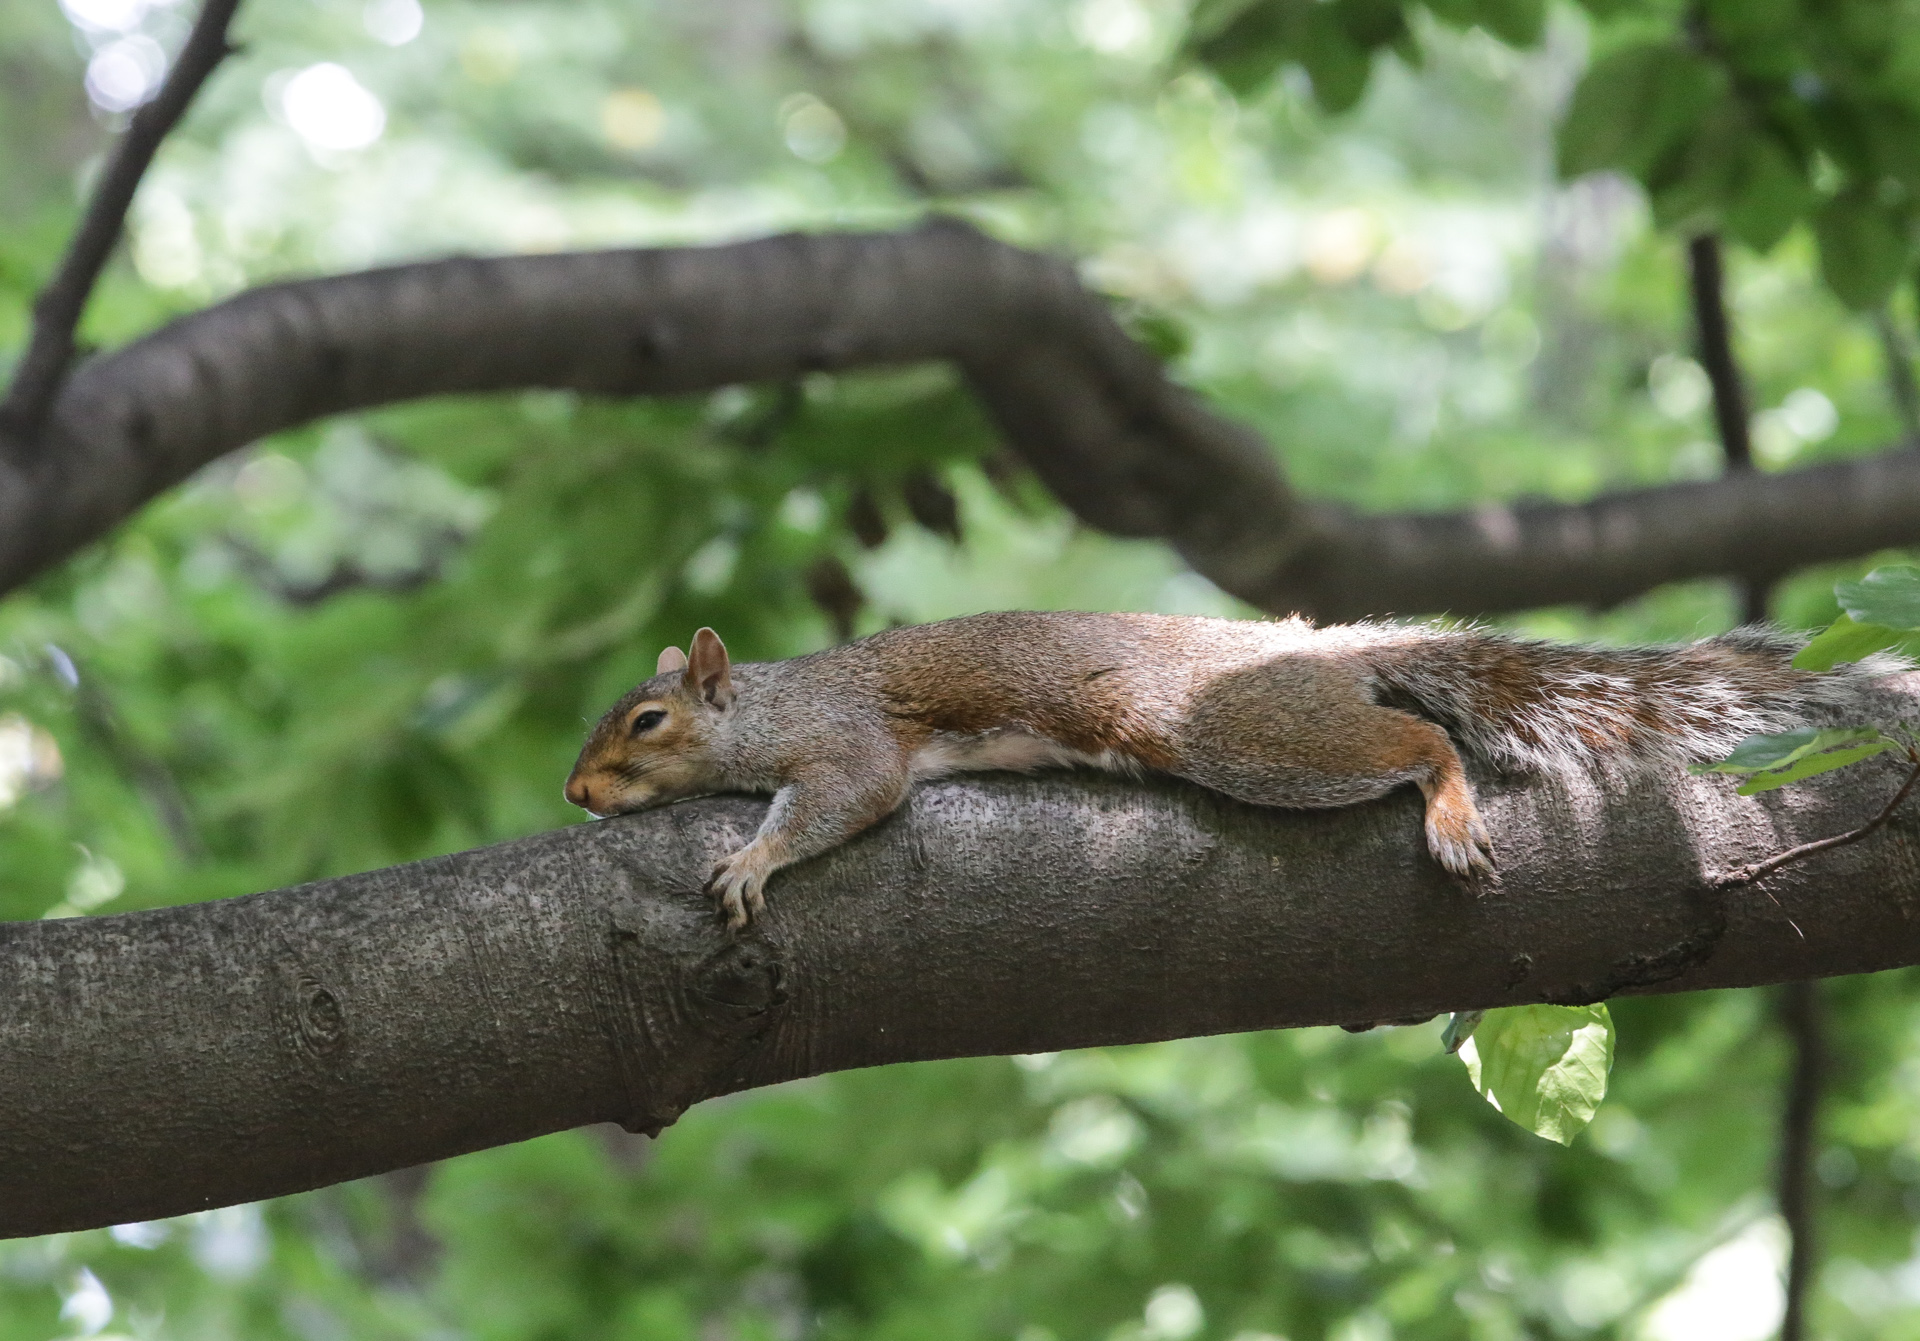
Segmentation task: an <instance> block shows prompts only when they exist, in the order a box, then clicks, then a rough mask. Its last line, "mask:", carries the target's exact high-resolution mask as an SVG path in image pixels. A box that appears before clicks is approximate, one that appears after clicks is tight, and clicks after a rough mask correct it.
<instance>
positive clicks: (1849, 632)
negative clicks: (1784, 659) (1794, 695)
mask: <svg viewBox="0 0 1920 1341" xmlns="http://www.w3.org/2000/svg"><path fill="white" fill-rule="evenodd" d="M1906 636H1907V635H1906V634H1905V633H1904V632H1903V631H1901V630H1900V629H1893V628H1888V627H1887V626H1886V625H1885V624H1861V623H1856V622H1855V621H1854V618H1853V616H1851V615H1841V616H1840V618H1838V619H1836V620H1834V621H1833V623H1832V624H1830V625H1828V626H1827V627H1826V628H1825V629H1824V630H1822V631H1821V632H1820V633H1819V634H1817V635H1816V636H1815V637H1814V639H1813V641H1811V642H1809V643H1808V644H1807V645H1806V646H1805V647H1803V648H1801V649H1800V651H1799V652H1798V654H1796V655H1795V656H1794V658H1793V666H1794V669H1795V670H1804V671H1830V670H1832V669H1833V668H1834V667H1835V666H1839V665H1844V664H1845V663H1847V662H1851V661H1858V660H1860V659H1861V658H1862V657H1869V656H1872V655H1873V654H1874V653H1875V652H1884V651H1886V649H1887V648H1889V647H1893V646H1895V645H1897V644H1898V643H1899V642H1900V641H1901V640H1902V639H1903V638H1905V637H1906Z"/></svg>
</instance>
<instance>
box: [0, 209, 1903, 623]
mask: <svg viewBox="0 0 1920 1341" xmlns="http://www.w3.org/2000/svg"><path fill="white" fill-rule="evenodd" d="M939 359H945V360H951V361H953V362H955V363H957V364H958V365H959V366H960V367H961V368H962V369H963V371H964V373H965V375H966V377H967V378H968V380H969V382H970V384H971V385H972V386H973V387H974V388H975V390H976V391H977V392H978V393H979V395H980V396H981V398H982V399H983V401H984V402H985V404H986V406H987V408H988V410H989V412H990V413H991V415H992V416H993V418H994V420H995V421H996V422H997V423H998V425H999V426H1000V428H1001V429H1002V431H1003V432H1004V433H1005V434H1006V436H1007V438H1008V441H1009V442H1010V443H1011V445H1012V446H1013V447H1014V448H1015V449H1016V450H1017V451H1019V452H1020V453H1021V454H1022V455H1023V456H1024V457H1025V458H1026V460H1027V461H1028V462H1029V463H1030V464H1031V465H1032V466H1033V467H1034V469H1035V470H1036V471H1037V472H1038V473H1039V474H1040V476H1041V478H1042V479H1043V480H1044V481H1045V482H1046V484H1047V485H1048V487H1049V488H1051V489H1052V490H1053V491H1054V492H1055V493H1056V494H1057V495H1058V496H1059V497H1060V498H1061V500H1062V501H1063V502H1065V503H1066V504H1067V506H1069V507H1070V508H1072V509H1073V510H1074V511H1075V512H1076V513H1077V514H1078V515H1079V516H1080V517H1081V518H1082V519H1083V520H1085V521H1087V522H1088V523H1090V524H1091V525H1094V526H1097V527H1099V528H1101V529H1103V530H1106V531H1110V532H1113V533H1114V534H1118V535H1126V536H1149V537H1157V538H1160V539H1164V540H1166V541H1168V542H1170V543H1171V544H1173V545H1174V546H1175V548H1177V549H1178V550H1179V552H1180V553H1181V554H1182V555H1183V556H1184V557H1185V558H1186V559H1187V560H1188V562H1190V563H1191V564H1192V565H1193V566H1194V567H1195V568H1197V569H1198V570H1199V571H1200V572H1202V573H1204V574H1206V575H1207V576H1208V577H1210V578H1211V579H1213V580H1214V581H1215V582H1216V583H1218V584H1219V585H1221V586H1222V587H1224V588H1225V589H1227V590H1228V591H1231V592H1233V593H1235V594H1237V595H1239V596H1241V597H1243V598H1244V599H1246V600H1248V601H1250V602H1252V603H1253V604H1254V605H1257V606H1259V607H1261V608H1264V609H1267V610H1272V611H1276V612H1279V611H1290V610H1302V611H1306V612H1309V613H1312V614H1316V615H1318V616H1321V617H1323V618H1349V617H1354V616H1359V615H1367V614H1378V613H1381V612H1386V611H1397V612H1402V613H1408V612H1417V611H1424V610H1438V609H1450V610H1456V611H1493V610H1508V609H1521V608H1526V607H1530V606H1538V605H1543V604H1553V603H1560V602H1574V601H1578V602H1587V603H1592V604H1599V605H1605V604H1609V603H1612V602H1615V601H1618V600H1621V599H1624V598H1626V597H1628V596H1631V595H1633V594H1635V593H1637V592H1640V591H1644V590H1646V589H1648V588H1650V587H1653V586H1657V585H1659V584H1660V583H1663V582H1671V581H1676V580H1680V579H1685V578H1693V577H1701V576H1708V575H1725V574H1745V575H1749V576H1758V577H1761V578H1764V577H1765V576H1767V575H1769V574H1776V573H1782V572H1786V571H1788V570H1790V569H1792V568H1794V567H1797V566H1800V565H1804V564H1808V563H1815V562H1820V561H1824V560H1828V559H1835V558H1840V557H1845V556H1849V555H1855V554H1861V553H1867V552H1870V551H1872V550H1874V549H1877V548H1882V547H1886V546H1891V545H1900V544H1908V543H1912V542H1913V541H1914V540H1915V539H1916V538H1920V453H1911V452H1899V453H1887V454H1883V455H1880V456H1876V457H1870V458H1865V459H1861V460H1856V461H1847V462H1841V463H1834V464H1828V465H1824V466H1818V467H1814V468H1811V469H1807V470H1800V471H1793V472H1789V473H1783V474H1760V473H1756V472H1741V473H1740V474H1739V475H1737V476H1735V477H1731V478H1727V479H1723V480H1715V481H1710V482H1704V483H1694V484H1679V485H1672V486H1667V487H1662V488H1657V489H1648V490H1640V491H1633V492H1625V493H1618V494H1611V495H1607V496H1604V497H1602V498H1599V499H1596V500H1594V501H1592V502H1589V503H1584V504H1577V505H1570V506H1562V505H1557V504H1548V503H1521V504H1514V505H1493V506H1487V507H1481V508H1475V509H1472V510H1470V511H1465V512H1453V513H1438V514H1400V515H1394V516H1377V517H1371V516H1361V515H1356V514H1352V513H1350V512H1347V511H1345V510H1343V509H1340V508H1337V507H1333V506H1330V505H1325V504H1318V503H1309V502H1306V501H1303V500H1301V499H1299V498H1297V497H1296V496H1295V495H1294V494H1293V493H1292V492H1291V491H1290V490H1289V489H1288V487H1287V485H1286V483H1285V481H1284V479H1283V478H1282V476H1281V474H1280V472H1279V469H1278V468H1277V466H1276V465H1275V463H1274V458H1273V455H1272V453H1271V452H1270V451H1269V450H1268V448H1267V447H1266V445H1265V444H1264V443H1263V442H1262V441H1261V440H1260V439H1259V437H1258V435H1257V434H1255V433H1254V432H1253V431H1252V430H1251V429H1249V428H1247V427H1245V426H1244V425H1241V424H1237V423H1234V422H1232V421H1230V420H1227V419H1224V418H1222V417H1220V416H1218V415H1216V414H1214V413H1212V412H1211V411H1210V410H1208V409H1207V408H1206V407H1205V406H1204V405H1203V404H1202V403H1201V402H1200V400H1199V399H1198V398H1197V397H1195V396H1193V395H1192V394H1191V393H1189V392H1187V391H1186V390H1185V389H1183V388H1181V387H1179V386H1176V385H1174V384H1172V383H1170V382H1168V381H1167V379H1166V378H1165V376H1164V375H1163V373H1162V371H1161V370H1160V368H1159V367H1158V365H1157V364H1156V363H1155V361H1154V359H1153V358H1152V356H1151V355H1149V354H1148V353H1147V352H1146V351H1145V350H1143V349H1142V348H1140V347H1139V346H1138V345H1136V344H1135V343H1134V342H1133V341H1131V340H1130V339H1128V338H1127V336H1126V335H1125V334H1124V332H1122V331H1121V330H1120V329H1119V328H1118V327H1117V326H1116V325H1115V324H1114V322H1113V321H1112V319H1111V317H1110V316H1109V315H1108V313H1107V311H1106V307H1105V304H1104V303H1102V302H1101V301H1100V300H1098V299H1096V298H1094V297H1093V296H1091V295H1089V294H1088V293H1087V292H1086V291H1085V290H1083V289H1082V288H1081V287H1080V285H1079V283H1078V281H1077V279H1076V278H1075V276H1074V273H1073V270H1072V268H1071V267H1070V266H1069V265H1067V264H1066V263H1064V262H1062V261H1059V260H1057V259H1054V258H1050V257H1046V256H1040V255H1037V254H1035V253H1032V252H1026V251H1022V250H1020V249H1018V248H1014V247H1009V246H1005V245H1003V244H1000V243H996V242H993V241H991V240H990V239H987V238H985V237H983V236H981V235H980V234H978V233H976V232H974V231H973V230H971V229H968V228H966V227H964V226H961V225H958V224H954V223H935V224H930V225H928V226H925V227H922V228H917V229H913V230H909V231H906V232H901V233H878V234H867V235H827V236H790V237H780V238H770V239H766V240H762V241H758V242H748V243H739V244H735V245H732V246H723V247H694V248H683V249H676V250H659V251H610V252H591V253H574V254H561V255H553V256H533V257H505V258H494V259H487V260H452V261H439V262H433V263H426V264H420V265H411V266H400V267H396V268H393V269H387V270H376V271H369V272H365V273H361V274H352V275H341V276H336V277H333V278H327V279H318V280H310V281H304V282H300V283H291V284H280V285H270V286H267V287H264V288H260V289H254V290H251V291H248V292H246V293H242V294H240V295H238V296H236V297H234V298H232V299H229V300H227V301H226V302H224V303H220V304H217V305H215V306H213V307H211V308H208V309H206V310H205V311H202V312H198V313H195V314H193V315H191V316H188V317H184V318H182V319H180V320H178V321H176V322H174V323H172V324H171V325H169V326H166V327H164V328H163V329H161V330H160V331H157V332H155V333H154V334H153V335H151V336H148V337H146V338H145V339H142V340H140V341H137V342H135V343H134V344H132V345H129V346H127V347H126V348H124V349H121V350H118V351H116V352H114V353H111V354H108V355H104V356H101V357H98V358H95V359H92V360H90V361H88V362H87V363H85V364H83V365H81V366H80V367H79V368H78V369H76V370H75V372H74V374H73V375H72V377H71V378H70V379H69V380H68V382H67V383H66V385H65V386H64V387H63V388H62V390H61V393H60V396H59V398H58V400H57V401H56V402H55V404H54V406H53V410H52V412H51V416H50V420H49V425H48V429H47V436H46V438H45V440H44V441H42V442H39V443H37V444H36V445H35V446H34V449H33V450H32V451H26V452H21V453H18V454H16V455H15V456H14V457H13V458H12V459H11V460H8V461H5V462H0V590H5V589H7V588H11V587H13V586H16V585H18V584H19V583H21V582H23V581H25V580H26V579H28V578H29V577H31V576H33V575H34V574H35V573H38V572H40V571H43V570H44V569H46V568H47V567H49V566H51V565H52V564H54V563H56V562H58V561H59V560H60V559H62V558H64V557H66V556H67V555H69V554H71V553H72V552H74V551H75V550H76V549H78V548H80V547H81V546H83V545H85V544H87V543H88V542H90V541H92V540H94V539H96V538H98V537H99V536H101V535H104V534H105V533H106V532H107V531H108V530H110V529H111V528H112V527H113V526H114V525H115V524H116V523H118V522H119V521H121V520H122V519H124V518H125V517H127V516H128V515H130V514H131V513H132V512H133V511H134V510H136V509H137V508H138V507H139V506H140V505H141V504H142V503H144V502H146V501H147V500H148V499H150V498H152V497H153V496H154V495H156V494H157V493H159V492H160V491H161V490H163V489H165V488H167V487H169V486H170V485H172V484H174V483H177V482H178V481H180V480H182V479H184V478H185V477H186V476H188V475H189V474H191V473H192V472H193V471H195V470H196V469H198V468H199V467H200V466H202V465H204V464H206V463H207V462H208V461H211V460H213V459H214V458H216V457H218V456H220V455H222V454H224V453H226V452H230V451H233V450H235V449H237V448H240V447H243V446H245V445H246V444H247V443H249V442H252V441H253V440H255V439H257V438H259V437H261V436H263V435H265V434H268V433H271V432H274V431H276V430H279V429H283V428H287V427H290V426H292V425H296V424H300V423H304V422H307V421H309V420H312V419H315V418H319V417H321V416H324V415H328V414H334V413H338V412H341V411H346V410H353V409H360V408H365V407H369V406H374V405H381V404H387V403H391V402H394V401H401V400H407V399H411V398H415V397H421V396H431V395H439V394H446V393H455V392H480V391H500V390H508V389H512V388H517V387H564V388H572V389H576V390H580V391H584V392H591V393H600V394H608V395H638V394H659V393H675V392H690V391H699V390H702V389H706V388H711V387H717V386H722V385H725V384H728V383H734V382H751V381H761V380H768V379H781V378H790V377H793V376H795V375H797V374H800V373H803V372H806V371H809V370H812V369H843V368H854V367H867V366H878V365H886V364H903V363H913V362H921V361H926V360H939Z"/></svg>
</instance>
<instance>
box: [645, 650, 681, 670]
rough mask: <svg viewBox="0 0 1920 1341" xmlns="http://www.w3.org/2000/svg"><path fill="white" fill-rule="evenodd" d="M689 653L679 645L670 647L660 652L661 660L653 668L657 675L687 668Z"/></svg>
mask: <svg viewBox="0 0 1920 1341" xmlns="http://www.w3.org/2000/svg"><path fill="white" fill-rule="evenodd" d="M686 668H687V654H686V653H685V652H682V651H681V650H680V649H679V648H677V647H669V648H668V649H667V650H666V651H664V652H662V653H661V654H660V661H659V663H658V664H657V665H655V666H654V668H653V673H654V674H655V675H665V674H666V673H667V672H668V671H677V670H685V669H686Z"/></svg>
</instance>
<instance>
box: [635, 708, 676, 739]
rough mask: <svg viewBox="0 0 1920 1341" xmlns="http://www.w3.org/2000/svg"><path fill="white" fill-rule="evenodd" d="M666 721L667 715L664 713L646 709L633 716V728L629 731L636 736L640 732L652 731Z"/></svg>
mask: <svg viewBox="0 0 1920 1341" xmlns="http://www.w3.org/2000/svg"><path fill="white" fill-rule="evenodd" d="M666 720H667V715H666V714H665V713H664V712H662V711H660V709H658V708H648V709H647V710H646V711H645V712H643V713H637V714H635V716H634V719H633V726H632V728H631V729H632V731H633V734H634V735H636V736H637V735H639V734H640V733H641V732H642V731H651V730H653V728H654V727H656V726H658V725H660V723H662V722H664V721H666Z"/></svg>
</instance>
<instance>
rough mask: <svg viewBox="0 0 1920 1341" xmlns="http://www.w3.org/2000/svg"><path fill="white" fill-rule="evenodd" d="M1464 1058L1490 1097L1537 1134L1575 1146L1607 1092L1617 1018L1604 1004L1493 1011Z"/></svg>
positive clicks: (1464, 1048)
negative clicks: (1577, 1137) (1614, 1024)
mask: <svg viewBox="0 0 1920 1341" xmlns="http://www.w3.org/2000/svg"><path fill="white" fill-rule="evenodd" d="M1460 1059H1461V1060H1462V1061H1463V1062H1465V1063H1466V1066H1467V1075H1468V1077H1469V1078H1470V1079H1471V1080H1472V1081H1473V1085H1474V1088H1475V1089H1477V1090H1479V1091H1480V1093H1481V1094H1482V1095H1484V1096H1485V1097H1486V1100H1487V1102H1488V1103H1490V1104H1492V1105H1493V1106H1494V1107H1495V1108H1496V1109H1498V1110H1499V1111H1500V1112H1501V1113H1504V1114H1505V1115H1506V1116H1507V1117H1508V1118H1509V1119H1510V1120H1512V1121H1513V1122H1515V1123H1517V1124H1519V1125H1520V1126H1522V1127H1525V1128H1526V1129H1527V1130H1528V1131H1530V1132H1532V1133H1533V1134H1534V1135H1536V1136H1543V1137H1545V1138H1546V1139H1547V1140H1549V1141H1557V1142H1559V1143H1560V1144H1561V1145H1571V1144H1572V1143H1573V1138H1574V1137H1576V1136H1578V1135H1579V1134H1580V1132H1581V1130H1582V1129H1583V1128H1585V1127H1586V1125H1587V1123H1589V1122H1591V1121H1592V1120H1593V1115H1594V1112H1595V1110H1597V1109H1598V1108H1599V1107H1600V1101H1601V1100H1602V1099H1604V1098H1605V1097H1606V1094H1607V1073H1608V1072H1609V1071H1611V1070H1612V1069H1613V1016H1612V1015H1611V1014H1609V1013H1608V1011H1607V1008H1606V1005H1605V1004H1604V1003H1601V1004H1598V1005H1592V1006H1509V1007H1507V1008H1506V1009H1504V1010H1492V1011H1488V1012H1487V1015H1486V1018H1485V1019H1483V1020H1481V1021H1480V1024H1479V1027H1478V1028H1476V1029H1475V1030H1474V1032H1473V1037H1472V1038H1470V1039H1468V1040H1467V1041H1466V1043H1465V1044H1464V1045H1463V1046H1462V1047H1461V1049H1460Z"/></svg>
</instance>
